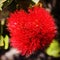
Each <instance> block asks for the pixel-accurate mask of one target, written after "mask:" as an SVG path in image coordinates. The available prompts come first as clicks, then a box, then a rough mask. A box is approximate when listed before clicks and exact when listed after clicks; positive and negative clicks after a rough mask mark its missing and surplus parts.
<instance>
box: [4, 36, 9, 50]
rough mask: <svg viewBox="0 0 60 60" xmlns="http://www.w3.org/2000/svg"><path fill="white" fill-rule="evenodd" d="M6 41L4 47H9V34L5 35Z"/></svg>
mask: <svg viewBox="0 0 60 60" xmlns="http://www.w3.org/2000/svg"><path fill="white" fill-rule="evenodd" d="M4 43H5V45H4V49H8V47H9V37H8V35H6V36H5V38H4Z"/></svg>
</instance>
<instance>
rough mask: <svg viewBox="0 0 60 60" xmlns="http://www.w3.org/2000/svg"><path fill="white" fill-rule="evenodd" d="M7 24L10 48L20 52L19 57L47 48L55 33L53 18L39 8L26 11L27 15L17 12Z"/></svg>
mask: <svg viewBox="0 0 60 60" xmlns="http://www.w3.org/2000/svg"><path fill="white" fill-rule="evenodd" d="M7 22H8V23H7V27H8V30H9V31H10V36H11V38H10V42H11V46H12V47H14V48H17V49H18V50H19V51H21V55H30V54H32V53H33V52H36V51H38V50H39V49H42V48H43V47H46V46H48V45H49V44H50V43H51V41H52V40H53V39H54V37H55V35H56V31H57V29H56V25H55V21H54V19H53V17H52V16H51V15H50V13H48V12H47V11H46V10H45V9H44V8H40V7H33V8H31V9H28V13H27V12H25V11H24V10H17V11H15V12H14V13H11V14H10V17H9V18H8V19H7Z"/></svg>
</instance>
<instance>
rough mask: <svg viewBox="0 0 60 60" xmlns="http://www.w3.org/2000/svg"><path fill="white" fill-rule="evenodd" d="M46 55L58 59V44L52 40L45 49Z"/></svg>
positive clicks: (59, 53)
mask: <svg viewBox="0 0 60 60" xmlns="http://www.w3.org/2000/svg"><path fill="white" fill-rule="evenodd" d="M46 53H47V54H48V55H50V56H53V57H60V46H59V43H58V42H57V41H56V40H53V42H52V43H51V44H50V46H49V47H48V48H47V50H46Z"/></svg>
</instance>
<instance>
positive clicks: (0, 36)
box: [0, 35, 4, 46]
mask: <svg viewBox="0 0 60 60" xmlns="http://www.w3.org/2000/svg"><path fill="white" fill-rule="evenodd" d="M3 40H4V38H3V36H2V35H0V46H4V42H3Z"/></svg>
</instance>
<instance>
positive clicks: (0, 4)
mask: <svg viewBox="0 0 60 60" xmlns="http://www.w3.org/2000/svg"><path fill="white" fill-rule="evenodd" d="M5 1H6V0H0V10H2V6H3V2H5Z"/></svg>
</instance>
